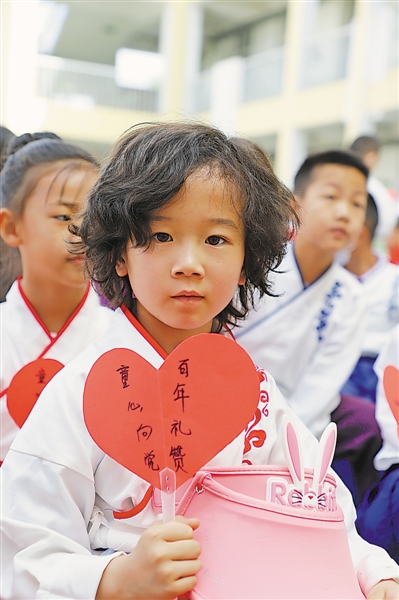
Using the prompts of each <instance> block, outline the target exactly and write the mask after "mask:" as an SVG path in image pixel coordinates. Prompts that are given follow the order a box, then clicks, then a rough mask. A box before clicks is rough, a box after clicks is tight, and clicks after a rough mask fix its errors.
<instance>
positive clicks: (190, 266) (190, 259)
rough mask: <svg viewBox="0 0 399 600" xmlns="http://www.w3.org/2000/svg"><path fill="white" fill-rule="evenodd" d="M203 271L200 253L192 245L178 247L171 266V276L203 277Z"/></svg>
mask: <svg viewBox="0 0 399 600" xmlns="http://www.w3.org/2000/svg"><path fill="white" fill-rule="evenodd" d="M204 274H205V269H204V265H203V261H202V260H201V253H200V252H199V250H198V249H196V248H195V247H193V246H192V245H189V246H185V247H184V248H182V247H180V248H179V250H178V253H177V256H176V260H175V262H174V264H173V266H172V276H173V277H180V276H186V277H190V276H192V275H195V276H196V277H203V276H204Z"/></svg>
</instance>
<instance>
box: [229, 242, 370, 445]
mask: <svg viewBox="0 0 399 600" xmlns="http://www.w3.org/2000/svg"><path fill="white" fill-rule="evenodd" d="M279 271H281V272H279V273H275V274H273V275H272V282H273V291H274V293H275V294H279V296H278V297H276V298H272V297H270V296H264V297H263V298H262V299H261V300H260V302H259V303H258V308H257V310H255V311H252V312H251V313H250V315H249V316H248V318H247V319H246V320H245V321H244V324H243V325H242V326H241V327H240V328H239V329H236V330H235V331H234V334H235V336H236V339H237V341H238V342H239V343H240V344H241V345H242V346H243V347H244V348H245V349H246V350H247V352H248V353H249V354H250V355H251V357H252V359H253V361H254V362H255V364H257V365H258V366H259V367H261V368H262V369H265V370H266V371H268V372H269V373H271V374H272V376H273V377H274V379H275V380H276V383H277V386H278V388H279V390H280V391H281V392H282V394H283V396H284V398H285V399H286V401H287V402H288V404H289V406H290V407H291V408H292V409H293V410H294V412H295V413H296V414H297V415H298V416H299V417H300V419H301V420H302V421H303V422H304V423H305V425H307V427H308V428H309V429H310V431H311V432H312V433H313V434H314V435H315V436H316V437H320V435H321V433H322V432H323V430H324V429H325V427H326V426H327V425H328V423H329V422H330V420H331V419H330V415H331V413H332V412H333V410H334V409H335V408H337V406H338V404H339V401H340V395H339V390H340V389H341V387H342V385H343V383H344V382H345V381H346V380H347V378H348V376H349V375H350V373H351V372H352V370H353V367H354V366H355V364H356V362H357V360H358V358H359V356H360V352H361V347H362V339H363V334H364V327H365V320H366V304H365V302H364V299H363V290H362V287H361V285H360V284H359V282H357V281H356V280H355V279H354V277H353V276H352V275H351V274H350V273H348V272H347V271H346V270H345V269H344V268H343V267H341V266H340V265H338V264H336V263H333V264H332V265H331V266H330V267H329V268H328V270H327V271H326V272H325V273H324V274H323V275H321V276H320V277H319V278H318V279H317V280H316V281H315V282H314V283H312V284H311V285H309V286H307V287H305V285H304V283H303V280H302V276H301V273H300V271H299V268H298V265H297V262H296V259H295V255H294V250H293V245H292V244H291V245H290V246H289V248H288V252H287V255H286V256H285V258H284V260H283V262H282V264H281V266H280V267H279Z"/></svg>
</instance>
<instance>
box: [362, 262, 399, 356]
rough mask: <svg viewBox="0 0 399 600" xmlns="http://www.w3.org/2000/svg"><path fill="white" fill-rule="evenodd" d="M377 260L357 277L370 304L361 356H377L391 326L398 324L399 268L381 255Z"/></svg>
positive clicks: (387, 337)
mask: <svg viewBox="0 0 399 600" xmlns="http://www.w3.org/2000/svg"><path fill="white" fill-rule="evenodd" d="M376 256H377V258H378V261H377V262H376V263H375V265H374V266H373V267H371V269H369V270H368V271H367V272H366V273H364V274H363V275H361V276H360V277H358V280H359V281H360V282H361V283H362V285H363V289H364V295H365V299H366V302H367V305H368V307H369V308H368V317H367V327H366V334H365V336H364V338H363V347H362V356H369V357H371V358H374V357H376V356H377V355H378V354H379V353H380V351H381V348H382V347H383V346H384V345H385V343H386V342H387V341H388V339H389V336H390V333H391V331H392V327H394V326H395V325H396V324H397V323H398V322H399V266H398V265H393V264H392V263H390V262H388V260H387V259H386V257H385V256H384V255H383V254H382V253H381V254H380V253H378V254H377V255H376Z"/></svg>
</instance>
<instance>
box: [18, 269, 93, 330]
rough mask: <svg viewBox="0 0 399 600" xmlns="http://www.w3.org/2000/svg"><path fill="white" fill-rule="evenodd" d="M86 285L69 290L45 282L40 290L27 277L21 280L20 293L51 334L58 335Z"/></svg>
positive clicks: (80, 298) (81, 296)
mask: <svg viewBox="0 0 399 600" xmlns="http://www.w3.org/2000/svg"><path fill="white" fill-rule="evenodd" d="M87 285H88V284H87V283H84V284H83V285H82V286H80V287H76V288H71V287H64V286H62V285H57V284H52V283H49V282H46V285H45V286H43V287H41V288H40V286H38V285H37V282H35V283H33V282H32V281H30V280H29V277H23V278H22V279H21V287H22V291H23V292H24V294H25V296H26V297H27V299H28V300H29V302H30V303H31V305H32V306H33V308H34V310H35V311H36V313H37V315H38V316H39V317H40V319H41V320H42V321H43V323H44V325H45V326H46V327H47V329H48V330H49V331H50V332H51V333H58V331H59V330H60V329H61V327H62V326H63V325H64V323H65V322H66V321H67V320H68V318H69V317H70V316H71V315H72V314H73V312H74V311H75V310H76V308H77V307H78V305H79V303H80V302H81V301H82V299H83V297H84V295H85V293H86V290H87Z"/></svg>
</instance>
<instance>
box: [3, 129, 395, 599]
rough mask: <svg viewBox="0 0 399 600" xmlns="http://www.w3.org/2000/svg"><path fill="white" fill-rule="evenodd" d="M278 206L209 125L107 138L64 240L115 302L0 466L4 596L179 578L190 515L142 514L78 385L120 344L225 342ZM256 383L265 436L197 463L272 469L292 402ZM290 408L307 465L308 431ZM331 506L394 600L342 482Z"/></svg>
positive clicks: (136, 482)
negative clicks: (94, 430)
mask: <svg viewBox="0 0 399 600" xmlns="http://www.w3.org/2000/svg"><path fill="white" fill-rule="evenodd" d="M292 206H293V198H292V196H291V194H290V192H289V191H288V190H287V189H286V188H285V187H284V186H283V185H282V184H281V183H280V182H279V181H278V180H277V178H276V176H275V175H274V173H273V171H272V168H271V166H270V163H269V161H268V158H267V157H266V155H265V154H264V153H263V151H261V150H260V148H258V147H257V146H255V145H254V144H252V143H250V142H242V141H241V140H239V139H236V138H232V139H228V138H226V136H225V135H224V134H223V133H221V132H220V131H218V130H216V129H213V128H211V127H206V126H204V125H199V124H197V123H195V124H175V123H168V124H145V125H142V126H137V127H134V128H132V130H129V131H128V132H127V133H126V134H125V135H124V137H123V138H122V139H121V140H120V142H119V143H118V145H117V146H116V148H115V149H114V151H113V153H112V154H111V156H110V158H109V161H108V164H107V166H106V167H105V168H104V169H103V171H102V172H101V174H100V177H99V180H98V182H97V183H96V185H95V187H94V189H93V190H92V192H91V194H90V197H89V201H88V209H87V212H86V215H85V216H84V218H83V222H82V225H81V227H80V228H79V235H81V237H82V240H83V244H84V250H85V251H86V253H87V254H86V256H87V261H88V265H89V269H90V273H91V274H92V275H93V276H94V277H95V278H96V279H97V281H99V282H100V285H101V289H102V291H103V293H104V294H105V296H106V297H107V298H108V300H109V301H110V302H111V303H112V304H113V305H114V306H117V307H121V308H117V309H116V310H115V312H114V313H113V320H112V323H111V325H110V328H109V330H108V332H107V333H106V334H105V336H104V338H103V339H102V341H101V342H100V343H97V344H96V345H91V346H90V347H89V348H88V349H87V350H86V351H85V352H84V353H82V354H81V355H80V356H79V357H78V358H77V359H76V360H75V361H73V362H72V363H70V364H69V365H67V366H66V367H65V368H64V369H63V370H62V371H61V372H60V373H58V374H57V375H56V376H55V377H54V379H53V380H52V381H51V382H50V383H49V384H48V386H47V387H46V389H45V390H44V391H43V393H42V395H41V397H40V399H39V401H38V403H37V404H36V406H35V409H34V410H33V411H32V413H31V415H30V417H29V419H28V421H27V423H26V424H25V426H24V429H23V430H22V431H21V433H20V435H19V436H18V438H17V439H16V441H15V442H14V445H13V448H12V449H11V450H10V452H9V454H8V456H7V459H6V461H5V463H4V465H3V489H4V492H3V494H4V495H3V504H2V506H3V539H2V549H3V556H4V559H3V560H4V563H5V564H4V567H5V568H4V569H3V573H4V583H3V599H4V600H6V599H7V598H15V597H18V598H32V597H35V596H36V597H38V596H43V597H45V596H46V597H50V598H54V597H58V598H86V599H88V598H96V599H97V600H103V599H109V598H136V599H140V598H141V599H148V598H164V599H167V598H175V597H176V596H179V595H182V594H185V593H187V592H189V591H190V590H191V589H193V587H194V586H195V583H196V573H198V571H199V569H200V566H201V564H200V561H199V559H198V557H199V554H200V551H201V549H200V547H199V544H198V542H196V541H195V540H194V539H193V532H194V530H195V529H196V528H197V527H198V526H199V523H198V520H197V519H185V518H182V517H181V518H178V520H176V521H174V522H169V523H160V522H157V523H155V521H156V520H157V513H156V512H155V511H154V508H153V505H152V504H151V502H150V501H149V497H148V490H149V487H150V486H149V484H148V483H146V482H145V481H144V480H143V479H141V478H140V477H138V476H137V475H135V474H133V473H131V472H130V471H128V470H127V469H126V468H124V467H123V466H122V465H120V464H118V463H117V462H116V461H114V460H112V459H111V458H110V457H109V456H107V455H106V454H104V452H103V451H102V450H101V449H100V448H99V447H98V446H97V444H96V443H95V442H94V440H93V439H92V438H91V436H90V435H89V433H88V430H87V427H86V425H85V421H84V417H83V409H82V397H83V391H84V385H85V381H86V378H87V376H88V373H89V371H90V369H91V367H92V366H93V364H94V363H95V362H96V360H97V359H98V358H99V357H100V356H103V355H104V353H105V352H108V351H109V350H112V349H115V348H126V349H131V350H134V351H135V352H136V353H139V354H140V355H141V356H142V357H144V358H145V359H146V360H147V361H149V362H150V363H151V364H152V365H153V366H154V367H155V368H159V367H160V365H161V364H163V361H164V360H165V358H166V357H167V356H168V354H169V353H170V352H172V351H173V349H174V348H176V346H178V345H179V344H180V342H182V341H184V340H186V339H188V338H190V337H191V336H193V335H195V334H198V333H211V332H214V333H218V334H219V335H226V336H228V337H230V336H231V334H230V331H229V328H228V325H229V324H232V323H235V322H236V321H237V320H238V319H242V318H244V317H245V315H246V313H247V310H248V307H249V306H250V304H251V298H252V295H253V293H254V291H255V290H257V291H258V292H259V294H260V295H261V296H262V295H263V294H269V293H270V292H271V289H270V283H269V281H268V276H269V273H270V271H272V270H275V269H276V268H277V267H278V265H279V263H280V261H281V259H282V257H283V254H284V249H285V244H286V241H287V235H288V231H289V230H291V229H292V227H295V226H296V224H297V216H296V214H295V212H294V210H293V208H292ZM217 368H218V367H217V364H215V369H216V370H217ZM260 388H261V390H262V394H265V393H266V394H268V398H269V404H268V410H269V413H268V415H266V414H265V413H264V412H262V416H261V418H260V422H259V423H258V424H257V427H258V428H259V429H261V430H263V432H267V435H264V437H263V438H262V442H261V443H260V442H259V441H258V442H256V443H251V442H250V440H249V437H250V436H248V440H247V441H248V443H249V449H248V450H246V451H244V442H245V441H246V440H245V431H243V432H242V433H241V434H240V435H238V437H237V438H236V439H234V440H233V442H231V443H230V444H228V445H227V446H226V447H225V448H224V449H223V450H222V451H221V452H220V453H219V454H218V455H217V456H216V457H215V458H214V459H212V461H211V462H210V463H209V464H210V465H226V464H227V465H232V466H233V465H241V464H242V461H243V460H244V457H245V461H246V462H248V461H249V462H251V463H252V464H269V463H272V462H274V463H277V464H286V461H285V458H284V452H283V447H282V446H283V443H282V434H281V429H282V421H283V419H284V415H285V414H286V413H287V411H288V412H290V414H291V411H289V409H288V408H287V407H286V405H285V403H284V401H283V398H282V396H281V394H280V393H279V392H278V390H277V388H276V386H275V384H274V382H273V380H272V378H269V377H268V376H266V377H265V379H264V380H263V381H262V383H261V384H260ZM55 398H56V400H57V402H56V404H55V403H54V399H55ZM259 405H260V406H261V403H260V404H259ZM291 416H292V419H293V420H294V421H295V422H296V427H297V429H298V433H299V435H300V442H301V445H302V446H303V450H304V456H305V458H304V462H305V465H306V466H308V465H309V463H310V461H311V460H312V458H313V456H314V453H315V451H316V448H317V442H316V440H315V439H314V438H313V437H312V436H311V435H310V433H309V432H308V431H307V430H306V428H305V427H304V426H303V425H302V424H301V423H300V421H299V420H298V419H297V418H296V417H295V415H293V414H291ZM228 418H229V416H228V415H227V414H226V419H228ZM244 452H245V454H244ZM54 456H56V457H57V458H56V460H54ZM37 473H39V474H40V482H35V477H36V474H37ZM15 498H18V502H17V503H16V502H15ZM339 502H340V505H341V506H342V507H343V510H344V512H345V514H346V525H347V529H348V538H349V540H350V545H351V551H352V556H353V561H354V564H355V566H356V570H357V575H358V578H359V581H360V585H361V586H362V589H363V591H364V593H365V594H367V595H368V598H369V599H372V598H382V597H385V598H387V599H391V600H393V599H394V598H396V595H397V593H398V591H399V588H398V585H397V583H396V582H395V581H394V580H393V579H392V578H394V577H395V576H396V572H397V568H396V566H395V564H394V563H393V562H392V561H391V560H390V559H389V557H388V555H387V554H386V553H385V552H384V551H383V550H381V549H380V548H376V547H373V546H370V545H368V544H367V543H366V542H364V541H363V540H362V539H361V538H360V537H359V536H358V535H357V533H356V531H355V529H354V526H353V519H354V510H353V505H352V502H351V499H350V495H349V493H348V492H347V490H346V489H345V488H344V487H343V486H342V484H339ZM121 512H122V513H123V512H127V513H128V515H127V516H128V517H129V518H125V517H121V516H119V517H118V513H121ZM113 515H116V516H115V517H114V516H113ZM226 536H228V532H226ZM106 549H110V550H112V551H114V552H113V553H109V552H106V553H105V554H104V550H106ZM265 551H266V550H265ZM126 553H127V554H126ZM99 554H100V555H99ZM382 580H386V581H382ZM266 590H267V581H265V594H266V593H267V592H266Z"/></svg>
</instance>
